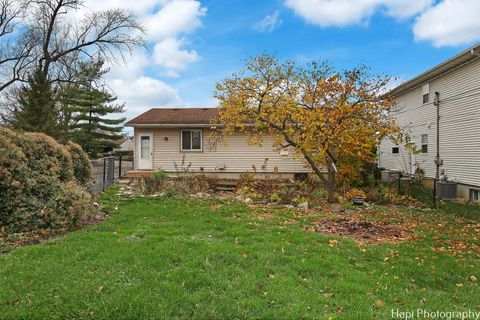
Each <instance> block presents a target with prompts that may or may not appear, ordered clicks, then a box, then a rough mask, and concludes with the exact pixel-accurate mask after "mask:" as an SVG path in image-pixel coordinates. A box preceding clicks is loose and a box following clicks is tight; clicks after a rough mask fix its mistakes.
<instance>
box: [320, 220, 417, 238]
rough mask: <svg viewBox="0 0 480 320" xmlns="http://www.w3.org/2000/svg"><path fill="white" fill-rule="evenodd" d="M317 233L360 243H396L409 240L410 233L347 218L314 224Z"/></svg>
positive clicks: (397, 227)
mask: <svg viewBox="0 0 480 320" xmlns="http://www.w3.org/2000/svg"><path fill="white" fill-rule="evenodd" d="M315 230H316V231H317V232H319V233H325V234H331V235H339V236H346V237H351V238H354V239H356V240H357V241H359V242H361V243H379V242H392V243H398V242H402V241H404V240H406V239H408V238H409V236H410V234H411V232H410V231H409V230H407V229H405V228H402V227H400V226H398V225H394V224H391V223H388V222H383V221H381V222H375V223H374V222H371V221H367V220H353V219H348V218H336V219H323V220H320V221H317V222H316V223H315Z"/></svg>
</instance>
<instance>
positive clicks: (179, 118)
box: [125, 108, 218, 127]
mask: <svg viewBox="0 0 480 320" xmlns="http://www.w3.org/2000/svg"><path fill="white" fill-rule="evenodd" d="M217 112H218V108H153V109H150V110H148V111H147V112H144V113H142V114H141V115H139V116H138V117H136V118H133V119H132V120H130V121H128V122H127V123H126V124H125V125H126V126H131V127H136V126H179V125H202V126H207V125H208V126H210V121H211V120H212V119H213V118H214V117H215V116H216V115H217Z"/></svg>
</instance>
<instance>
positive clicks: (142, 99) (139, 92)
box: [109, 76, 183, 119]
mask: <svg viewBox="0 0 480 320" xmlns="http://www.w3.org/2000/svg"><path fill="white" fill-rule="evenodd" d="M109 87H110V88H111V89H112V90H113V91H114V92H115V93H116V94H117V96H118V101H119V102H125V103H126V108H127V114H126V116H127V117H128V118H129V119H131V118H132V117H134V116H137V115H138V114H140V113H141V112H144V111H146V110H148V109H150V108H153V107H178V106H181V105H182V103H183V101H182V99H181V98H180V95H179V93H178V91H177V90H176V89H174V88H172V87H171V86H169V85H167V84H166V83H164V82H163V81H160V80H158V79H154V78H150V77H145V76H141V77H139V78H136V79H132V80H130V79H120V78H119V79H113V80H110V81H109Z"/></svg>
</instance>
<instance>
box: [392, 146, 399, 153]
mask: <svg viewBox="0 0 480 320" xmlns="http://www.w3.org/2000/svg"><path fill="white" fill-rule="evenodd" d="M392 153H393V154H399V153H400V148H399V147H392Z"/></svg>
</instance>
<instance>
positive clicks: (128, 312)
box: [0, 190, 480, 320]
mask: <svg viewBox="0 0 480 320" xmlns="http://www.w3.org/2000/svg"><path fill="white" fill-rule="evenodd" d="M114 194H115V190H111V191H110V192H109V193H107V194H106V195H105V196H104V198H103V199H102V201H103V204H104V205H107V208H109V209H111V210H112V211H116V212H117V213H115V214H112V216H111V217H110V219H108V220H107V221H105V222H103V223H102V224H99V225H97V226H94V227H89V228H86V229H83V230H81V231H78V232H73V233H70V234H67V235H66V236H63V237H61V238H57V239H53V240H49V241H46V242H44V243H42V244H40V245H33V246H28V247H23V248H18V249H15V250H13V251H11V252H9V253H7V254H4V255H1V256H0V286H1V290H0V318H2V319H27V318H28V319H71V318H77V319H78V318H81V319H89V318H92V319H93V318H94V319H105V318H115V319H191V318H197V319H301V318H304V319H329V318H332V319H359V320H360V319H391V318H392V309H393V310H396V309H399V310H400V311H410V310H412V309H417V308H422V309H427V310H441V311H456V310H457V311H458V310H459V311H465V310H469V309H470V310H476V311H479V309H480V301H479V300H478V297H479V296H480V290H479V287H478V283H476V282H474V281H469V278H470V277H471V276H472V275H473V276H476V277H477V278H480V264H479V256H478V253H474V252H469V251H468V250H466V251H464V252H460V253H459V254H452V252H450V251H446V252H439V251H434V250H432V247H435V246H436V245H437V244H438V243H437V241H439V239H440V238H438V239H437V238H435V237H434V236H432V235H433V234H434V233H435V232H436V231H435V230H436V229H435V228H434V226H435V225H436V224H442V226H445V225H446V226H448V227H451V228H453V227H455V225H456V224H458V220H457V219H456V218H455V217H453V218H452V217H451V216H450V214H446V213H442V212H421V211H416V210H407V209H398V208H389V207H380V208H376V209H375V210H377V211H379V212H381V213H382V214H383V216H389V215H391V216H392V217H393V218H395V219H400V218H401V219H412V221H417V222H418V223H419V226H418V228H416V236H417V237H418V239H417V240H411V241H407V242H403V243H401V244H376V245H359V244H357V243H355V241H353V240H351V239H347V238H339V237H333V238H332V237H328V236H324V235H321V234H319V233H317V232H308V231H306V229H308V228H306V226H307V227H308V226H311V225H312V222H313V221H315V220H318V219H319V218H320V217H321V216H323V215H327V213H322V212H319V213H318V214H315V215H299V214H298V213H296V212H293V211H288V210H283V209H277V210H273V209H252V208H250V207H247V206H245V205H243V204H240V203H236V202H228V201H220V200H192V199H182V198H178V199H173V198H159V197H148V198H147V197H145V198H136V199H135V200H122V201H118V200H117V199H116V198H115V196H114ZM115 206H118V210H115V209H114V207H115ZM375 210H373V211H371V212H369V213H367V214H366V215H365V218H368V216H369V215H372V219H373V218H375V219H379V217H383V216H382V215H375V217H373V216H374V213H373V212H374V211H375ZM354 214H357V213H354ZM330 215H331V214H330ZM330 215H329V216H330ZM437 217H438V218H437ZM417 218H418V219H417ZM461 221H462V223H464V224H465V225H468V224H472V223H473V222H472V221H470V220H465V218H463V217H462V220H461ZM423 222H425V224H424V223H423ZM440 222H441V223H440ZM457 227H458V228H460V227H462V226H457ZM468 230H470V229H468ZM458 237H460V238H461V237H465V238H461V239H462V240H465V241H466V240H468V241H473V242H475V241H476V238H474V237H475V234H469V235H465V234H464V232H459V234H458ZM332 240H334V241H332ZM477 243H478V242H477Z"/></svg>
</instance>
